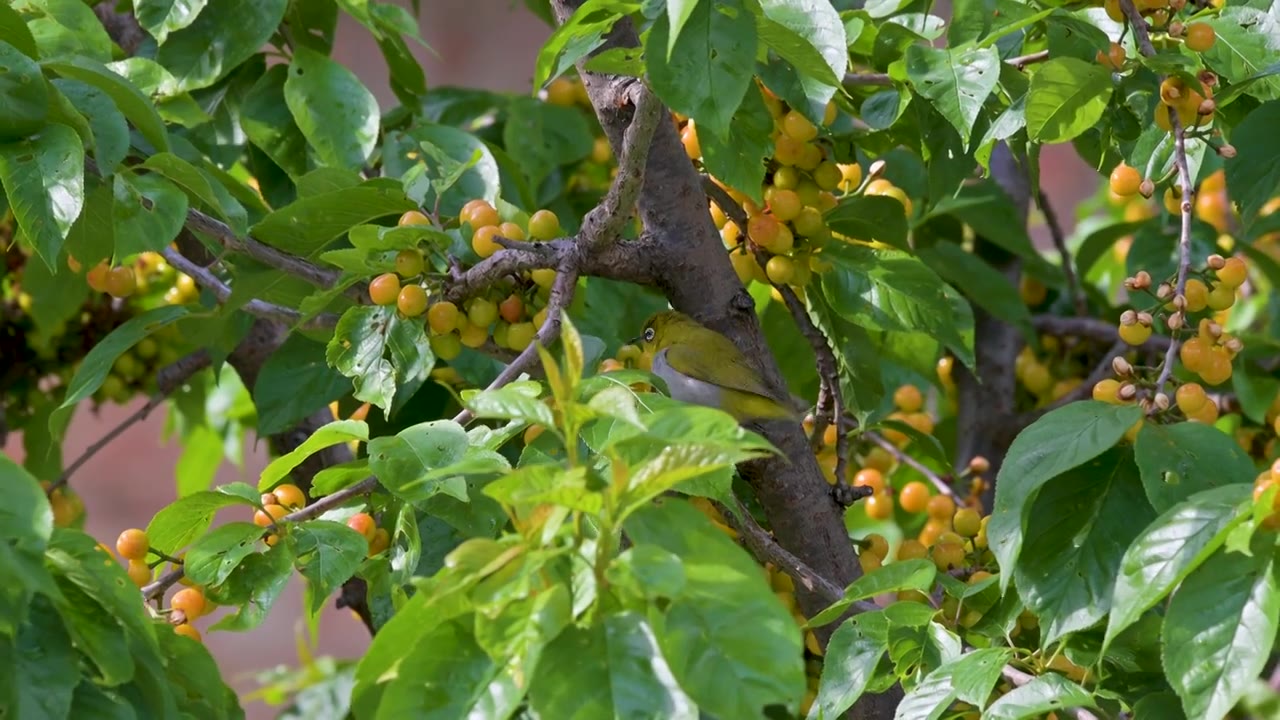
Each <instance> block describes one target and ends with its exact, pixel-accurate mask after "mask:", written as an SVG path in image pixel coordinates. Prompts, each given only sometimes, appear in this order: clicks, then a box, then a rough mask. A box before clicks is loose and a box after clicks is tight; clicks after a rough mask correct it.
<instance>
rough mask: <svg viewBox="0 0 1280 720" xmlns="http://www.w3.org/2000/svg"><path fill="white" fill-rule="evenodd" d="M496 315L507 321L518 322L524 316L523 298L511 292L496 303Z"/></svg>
mask: <svg viewBox="0 0 1280 720" xmlns="http://www.w3.org/2000/svg"><path fill="white" fill-rule="evenodd" d="M498 315H500V316H501V317H502V319H503V320H506V321H507V322H509V323H518V322H520V319H521V318H523V317H524V300H522V299H521V298H520V296H519V295H517V294H515V293H512V294H511V295H509V296H508V297H507V299H506V300H503V301H502V302H501V303H499V304H498Z"/></svg>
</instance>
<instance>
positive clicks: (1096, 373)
mask: <svg viewBox="0 0 1280 720" xmlns="http://www.w3.org/2000/svg"><path fill="white" fill-rule="evenodd" d="M1130 347H1131V346H1130V345H1129V344H1128V343H1126V342H1125V341H1123V340H1117V341H1116V342H1115V344H1114V345H1112V346H1111V349H1110V350H1108V351H1107V354H1106V355H1103V356H1102V359H1101V360H1099V361H1098V364H1097V365H1096V366H1094V368H1093V371H1092V372H1090V373H1089V376H1088V377H1086V378H1085V379H1084V382H1081V383H1080V384H1079V385H1077V386H1075V387H1074V388H1072V389H1071V392H1068V393H1067V394H1065V395H1063V396H1062V397H1060V398H1058V399H1057V400H1054V401H1053V402H1051V403H1049V404H1048V405H1046V406H1045V407H1043V408H1041V409H1039V410H1035V411H1033V412H1030V413H1027V414H1025V415H1023V416H1022V417H1021V418H1020V419H1019V422H1021V423H1023V424H1024V425H1029V424H1031V423H1032V422H1034V421H1035V419H1036V418H1038V417H1040V416H1041V415H1043V414H1045V413H1047V412H1049V411H1050V410H1057V409H1058V408H1060V407H1062V406H1063V405H1067V404H1070V403H1073V402H1075V401H1077V400H1084V399H1085V398H1089V397H1092V396H1093V386H1094V385H1097V384H1098V383H1100V382H1102V381H1103V380H1105V379H1107V378H1108V377H1110V376H1111V375H1112V374H1114V373H1115V371H1114V370H1112V368H1111V363H1112V361H1114V360H1115V359H1116V358H1118V357H1120V356H1121V355H1123V354H1125V352H1126V351H1127V350H1129V348H1130Z"/></svg>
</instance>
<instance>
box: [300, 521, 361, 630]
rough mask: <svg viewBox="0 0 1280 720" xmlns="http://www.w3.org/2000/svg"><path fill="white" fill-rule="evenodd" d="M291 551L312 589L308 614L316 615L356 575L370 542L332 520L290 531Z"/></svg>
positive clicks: (311, 522) (306, 523) (308, 522)
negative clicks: (336, 590)
mask: <svg viewBox="0 0 1280 720" xmlns="http://www.w3.org/2000/svg"><path fill="white" fill-rule="evenodd" d="M288 542H289V549H290V550H292V551H293V554H294V556H295V557H296V558H297V560H296V566H297V568H298V572H300V573H302V577H304V578H306V579H307V584H308V587H309V588H310V589H311V594H310V598H311V605H310V607H308V608H307V613H308V614H309V615H312V616H314V615H315V614H316V613H317V612H319V611H320V608H322V607H324V603H325V601H326V600H328V598H329V593H332V592H333V591H334V590H335V589H336V588H337V587H338V586H339V585H341V584H342V583H344V582H346V581H347V580H348V579H350V578H351V576H352V575H354V574H355V572H356V569H357V568H359V567H360V563H362V562H364V559H365V556H367V555H368V554H369V542H368V541H367V540H365V539H364V538H363V537H361V535H360V533H358V532H356V531H355V530H352V529H351V528H349V527H347V526H346V525H344V524H342V523H338V522H331V521H329V520H308V521H307V522H305V523H303V524H301V525H298V526H297V527H294V528H292V529H290V531H289V534H288Z"/></svg>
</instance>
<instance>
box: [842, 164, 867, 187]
mask: <svg viewBox="0 0 1280 720" xmlns="http://www.w3.org/2000/svg"><path fill="white" fill-rule="evenodd" d="M837 167H839V168H840V177H841V182H840V189H841V190H844V191H845V192H853V191H854V190H857V189H858V186H859V185H861V184H862V166H861V165H859V164H858V163H849V164H847V165H844V164H842V165H838V166H837Z"/></svg>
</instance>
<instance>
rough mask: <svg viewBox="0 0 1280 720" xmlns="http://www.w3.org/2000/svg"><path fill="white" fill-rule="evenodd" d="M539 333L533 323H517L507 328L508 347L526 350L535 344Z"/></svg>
mask: <svg viewBox="0 0 1280 720" xmlns="http://www.w3.org/2000/svg"><path fill="white" fill-rule="evenodd" d="M537 334H538V329H537V328H535V327H534V326H533V323H531V322H521V323H515V324H513V325H511V327H509V328H508V329H507V347H509V348H511V349H512V350H524V349H525V348H527V347H529V346H530V345H532V344H533V339H534V338H535V337H537Z"/></svg>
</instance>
